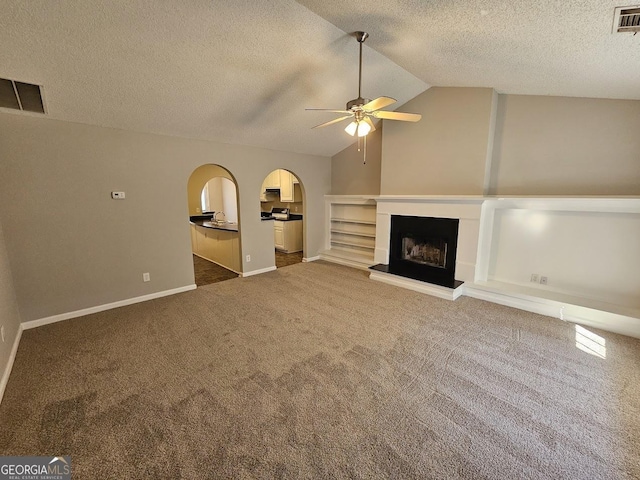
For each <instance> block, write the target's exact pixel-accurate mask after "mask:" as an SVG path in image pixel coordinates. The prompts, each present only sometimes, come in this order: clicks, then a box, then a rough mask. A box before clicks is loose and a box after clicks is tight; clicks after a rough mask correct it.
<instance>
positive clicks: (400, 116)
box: [371, 111, 422, 122]
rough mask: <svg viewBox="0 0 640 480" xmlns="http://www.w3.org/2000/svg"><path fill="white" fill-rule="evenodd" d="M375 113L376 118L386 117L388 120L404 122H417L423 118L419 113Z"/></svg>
mask: <svg viewBox="0 0 640 480" xmlns="http://www.w3.org/2000/svg"><path fill="white" fill-rule="evenodd" d="M371 115H373V116H374V117H376V118H384V119H387V120H401V121H403V122H417V121H418V120H420V119H421V118H422V115H420V114H419V113H403V112H382V111H379V112H373V113H372V114H371Z"/></svg>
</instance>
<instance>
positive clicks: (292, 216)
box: [260, 212, 302, 222]
mask: <svg viewBox="0 0 640 480" xmlns="http://www.w3.org/2000/svg"><path fill="white" fill-rule="evenodd" d="M261 215H262V216H261V217H260V220H276V218H275V217H274V216H273V215H270V214H269V213H267V212H262V214H261ZM296 220H302V215H301V214H299V213H290V214H289V218H288V219H287V220H278V221H279V222H295V221H296Z"/></svg>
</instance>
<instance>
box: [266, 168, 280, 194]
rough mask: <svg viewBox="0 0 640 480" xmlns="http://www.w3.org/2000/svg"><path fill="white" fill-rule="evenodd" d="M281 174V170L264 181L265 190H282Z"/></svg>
mask: <svg viewBox="0 0 640 480" xmlns="http://www.w3.org/2000/svg"><path fill="white" fill-rule="evenodd" d="M280 172H281V170H274V171H273V172H271V173H270V174H269V175H268V176H267V178H266V179H265V180H264V188H263V191H264V189H266V188H280Z"/></svg>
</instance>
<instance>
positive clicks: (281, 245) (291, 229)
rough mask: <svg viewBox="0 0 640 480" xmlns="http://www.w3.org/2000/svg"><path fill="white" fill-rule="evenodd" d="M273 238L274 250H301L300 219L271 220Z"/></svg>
mask: <svg viewBox="0 0 640 480" xmlns="http://www.w3.org/2000/svg"><path fill="white" fill-rule="evenodd" d="M273 239H274V243H275V246H276V250H281V251H283V252H285V253H293V252H301V251H302V220H290V221H287V222H282V221H279V220H274V221H273Z"/></svg>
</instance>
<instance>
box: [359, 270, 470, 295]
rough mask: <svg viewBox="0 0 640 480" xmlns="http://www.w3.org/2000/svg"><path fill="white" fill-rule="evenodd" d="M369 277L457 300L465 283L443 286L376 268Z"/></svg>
mask: <svg viewBox="0 0 640 480" xmlns="http://www.w3.org/2000/svg"><path fill="white" fill-rule="evenodd" d="M369 278H370V279H371V280H376V281H378V282H382V283H387V284H389V285H395V286H396V287H402V288H406V289H409V290H413V291H415V292H420V293H426V294H427V295H432V296H434V297H438V298H444V299H445V300H456V299H457V298H458V297H460V295H462V294H463V291H464V284H462V285H460V286H459V287H457V288H447V287H441V286H440V285H434V284H433V283H426V282H421V281H420V280H413V279H411V278H406V277H400V276H398V275H393V274H392V273H384V272H378V271H376V270H371V273H369Z"/></svg>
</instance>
